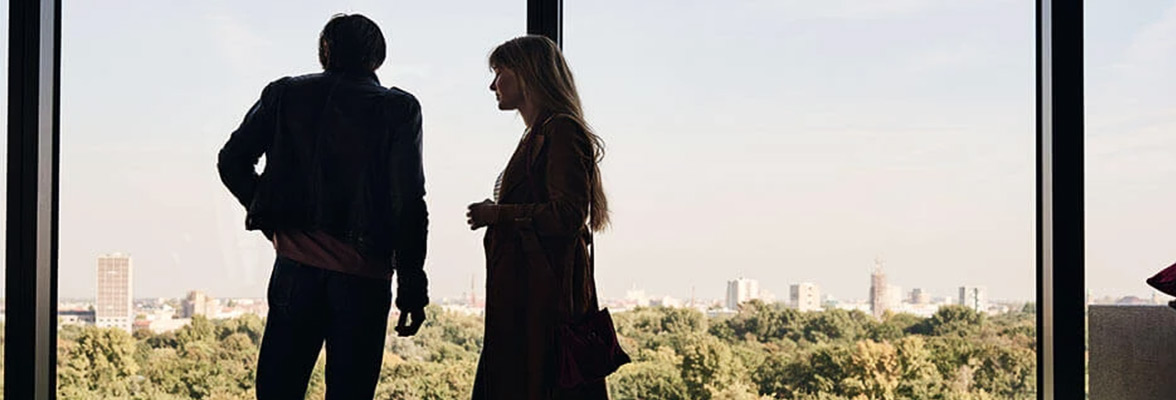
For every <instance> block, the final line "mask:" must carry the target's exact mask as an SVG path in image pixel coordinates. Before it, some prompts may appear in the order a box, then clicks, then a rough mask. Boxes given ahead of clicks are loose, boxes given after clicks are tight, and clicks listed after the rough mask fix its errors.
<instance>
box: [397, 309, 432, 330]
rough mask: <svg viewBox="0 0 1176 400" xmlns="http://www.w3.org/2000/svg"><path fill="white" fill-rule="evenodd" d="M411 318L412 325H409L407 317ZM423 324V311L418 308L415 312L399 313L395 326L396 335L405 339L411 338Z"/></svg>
mask: <svg viewBox="0 0 1176 400" xmlns="http://www.w3.org/2000/svg"><path fill="white" fill-rule="evenodd" d="M410 315H411V316H412V323H411V324H410V323H409V318H408V317H409V316H410ZM424 322H425V309H423V308H418V309H416V310H409V311H401V312H400V322H398V323H397V324H396V334H398V335H400V336H402V337H405V336H412V335H415V334H416V333H417V331H419V330H420V329H421V324H423V323H424Z"/></svg>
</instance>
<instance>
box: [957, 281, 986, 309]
mask: <svg viewBox="0 0 1176 400" xmlns="http://www.w3.org/2000/svg"><path fill="white" fill-rule="evenodd" d="M960 304H962V305H964V306H966V307H968V308H971V309H973V310H976V311H980V312H983V311H986V310H988V289H986V288H985V287H983V286H960Z"/></svg>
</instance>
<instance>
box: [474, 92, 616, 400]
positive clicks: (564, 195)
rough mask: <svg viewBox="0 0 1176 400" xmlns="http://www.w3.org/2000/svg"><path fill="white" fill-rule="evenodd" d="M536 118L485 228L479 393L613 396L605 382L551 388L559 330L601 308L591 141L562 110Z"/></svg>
mask: <svg viewBox="0 0 1176 400" xmlns="http://www.w3.org/2000/svg"><path fill="white" fill-rule="evenodd" d="M537 120H538V121H543V122H542V123H540V124H539V125H538V126H537V127H535V128H533V129H532V131H531V132H530V134H528V135H526V136H525V137H524V138H523V140H522V141H521V142H520V143H519V147H518V149H516V150H515V153H514V155H513V156H512V157H511V160H510V162H509V163H508V164H507V167H506V170H505V171H504V172H503V176H502V187H501V192H500V199H499V201H498V205H497V206H493V207H495V212H493V213H492V214H496V215H495V216H494V217H493V220H492V221H490V225H489V226H488V229H487V230H486V237H485V239H484V245H485V249H486V318H485V321H486V328H485V329H486V330H485V337H484V341H483V347H482V356H481V359H480V360H479V361H478V370H477V377H476V379H475V382H474V391H473V398H474V399H475V400H499V399H511V400H516V399H527V400H548V399H560V400H564V399H592V400H595V399H607V398H608V394H607V389H606V388H605V384H604V383H603V382H599V383H596V384H589V385H584V386H583V387H579V388H576V389H573V390H558V389H557V388H556V385H555V379H556V375H555V372H556V365H555V350H556V347H555V346H556V344H555V340H554V333H555V328H556V327H557V326H558V324H561V323H565V322H567V321H570V320H574V319H576V318H579V317H581V316H583V315H584V314H585V313H587V312H588V311H590V310H594V309H596V307H597V306H598V305H597V298H596V288H595V286H594V280H593V278H592V273H593V271H592V268H591V266H590V264H589V254H588V245H589V243H588V242H589V241H590V238H591V236H590V235H588V232H589V231H588V227H587V225H586V220H587V218H588V208H589V206H588V205H589V198H590V194H591V189H592V180H593V179H596V177H595V176H594V171H595V168H594V163H595V162H596V160H595V157H594V155H593V154H594V153H593V147H592V142H591V141H590V140H589V138H588V136H587V134H586V133H585V132H584V131H583V130H582V129H581V128H580V126H579V125H578V124H576V123H575V122H574V121H572V120H571V119H570V118H568V117H566V116H558V115H557V116H550V115H543V116H540V118H538V119H537ZM529 235H533V236H529ZM528 238H530V239H532V241H531V245H527V240H526V239H528ZM535 243H537V244H538V246H535V245H534V244H535ZM543 261H546V262H545V263H544V262H543ZM536 264H546V265H536Z"/></svg>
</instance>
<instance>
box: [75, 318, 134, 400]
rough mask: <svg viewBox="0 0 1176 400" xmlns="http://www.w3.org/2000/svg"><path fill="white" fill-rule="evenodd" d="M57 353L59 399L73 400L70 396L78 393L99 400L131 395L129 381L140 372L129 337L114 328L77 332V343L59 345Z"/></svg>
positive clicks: (86, 328)
mask: <svg viewBox="0 0 1176 400" xmlns="http://www.w3.org/2000/svg"><path fill="white" fill-rule="evenodd" d="M63 336H66V337H70V336H74V335H70V334H66V335H63ZM57 351H58V362H57V370H58V378H57V380H58V388H59V393H60V394H61V397H62V398H74V397H70V396H76V395H77V394H80V393H90V394H93V395H96V396H99V397H125V396H129V395H130V394H131V388H132V382H131V379H132V377H134V376H135V375H136V374H137V373H138V372H139V365H138V364H137V363H136V362H135V358H134V354H135V342H134V339H133V338H132V337H131V335H130V334H128V333H126V332H124V331H123V330H121V329H117V328H97V327H93V326H87V327H84V328H81V329H80V330H79V331H76V339H74V340H67V341H59V343H58V346H57ZM62 389H64V390H62Z"/></svg>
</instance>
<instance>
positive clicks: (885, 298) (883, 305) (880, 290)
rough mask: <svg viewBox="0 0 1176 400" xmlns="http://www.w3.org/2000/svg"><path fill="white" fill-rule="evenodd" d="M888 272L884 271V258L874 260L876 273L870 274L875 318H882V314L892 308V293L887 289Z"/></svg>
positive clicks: (871, 298)
mask: <svg viewBox="0 0 1176 400" xmlns="http://www.w3.org/2000/svg"><path fill="white" fill-rule="evenodd" d="M887 289H889V287H887V285H886V273H885V272H882V260H875V261H874V273H873V274H871V275H870V313H871V314H873V315H874V318H882V314H883V313H885V312H886V310H888V309H890V304H889V301H890V295H889V293H888V291H887Z"/></svg>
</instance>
